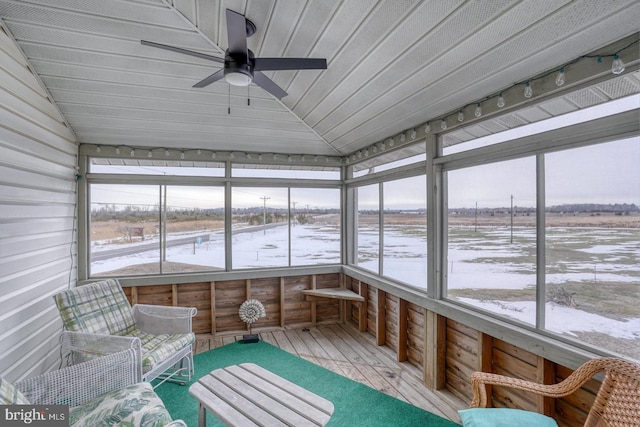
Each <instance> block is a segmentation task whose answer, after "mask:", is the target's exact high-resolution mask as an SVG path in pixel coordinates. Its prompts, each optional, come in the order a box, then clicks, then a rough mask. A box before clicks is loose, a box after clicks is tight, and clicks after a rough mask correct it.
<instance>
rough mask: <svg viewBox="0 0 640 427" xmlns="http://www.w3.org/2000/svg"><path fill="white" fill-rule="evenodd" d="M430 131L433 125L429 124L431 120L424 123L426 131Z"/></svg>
mask: <svg viewBox="0 0 640 427" xmlns="http://www.w3.org/2000/svg"><path fill="white" fill-rule="evenodd" d="M429 132H431V125H430V124H429V122H427V123H425V125H424V133H429Z"/></svg>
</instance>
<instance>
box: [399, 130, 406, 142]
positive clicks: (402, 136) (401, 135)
mask: <svg viewBox="0 0 640 427" xmlns="http://www.w3.org/2000/svg"><path fill="white" fill-rule="evenodd" d="M405 139H406V137H405V136H404V132H402V133H401V134H400V142H404V141H405Z"/></svg>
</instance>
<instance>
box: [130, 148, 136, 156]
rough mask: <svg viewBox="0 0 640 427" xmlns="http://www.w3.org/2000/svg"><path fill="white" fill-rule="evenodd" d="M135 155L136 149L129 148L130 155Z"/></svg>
mask: <svg viewBox="0 0 640 427" xmlns="http://www.w3.org/2000/svg"><path fill="white" fill-rule="evenodd" d="M135 156H136V149H135V148H132V149H131V157H135Z"/></svg>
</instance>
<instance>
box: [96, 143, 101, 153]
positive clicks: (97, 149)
mask: <svg viewBox="0 0 640 427" xmlns="http://www.w3.org/2000/svg"><path fill="white" fill-rule="evenodd" d="M100 152H102V148H100V146H99V145H98V146H97V147H96V153H100Z"/></svg>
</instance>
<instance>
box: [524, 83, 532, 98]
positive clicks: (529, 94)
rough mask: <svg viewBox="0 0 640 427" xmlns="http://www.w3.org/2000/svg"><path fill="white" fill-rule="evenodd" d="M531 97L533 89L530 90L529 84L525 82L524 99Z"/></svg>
mask: <svg viewBox="0 0 640 427" xmlns="http://www.w3.org/2000/svg"><path fill="white" fill-rule="evenodd" d="M532 96H533V89H531V85H530V84H529V82H527V83H526V84H525V85H524V97H525V98H531V97H532Z"/></svg>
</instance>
